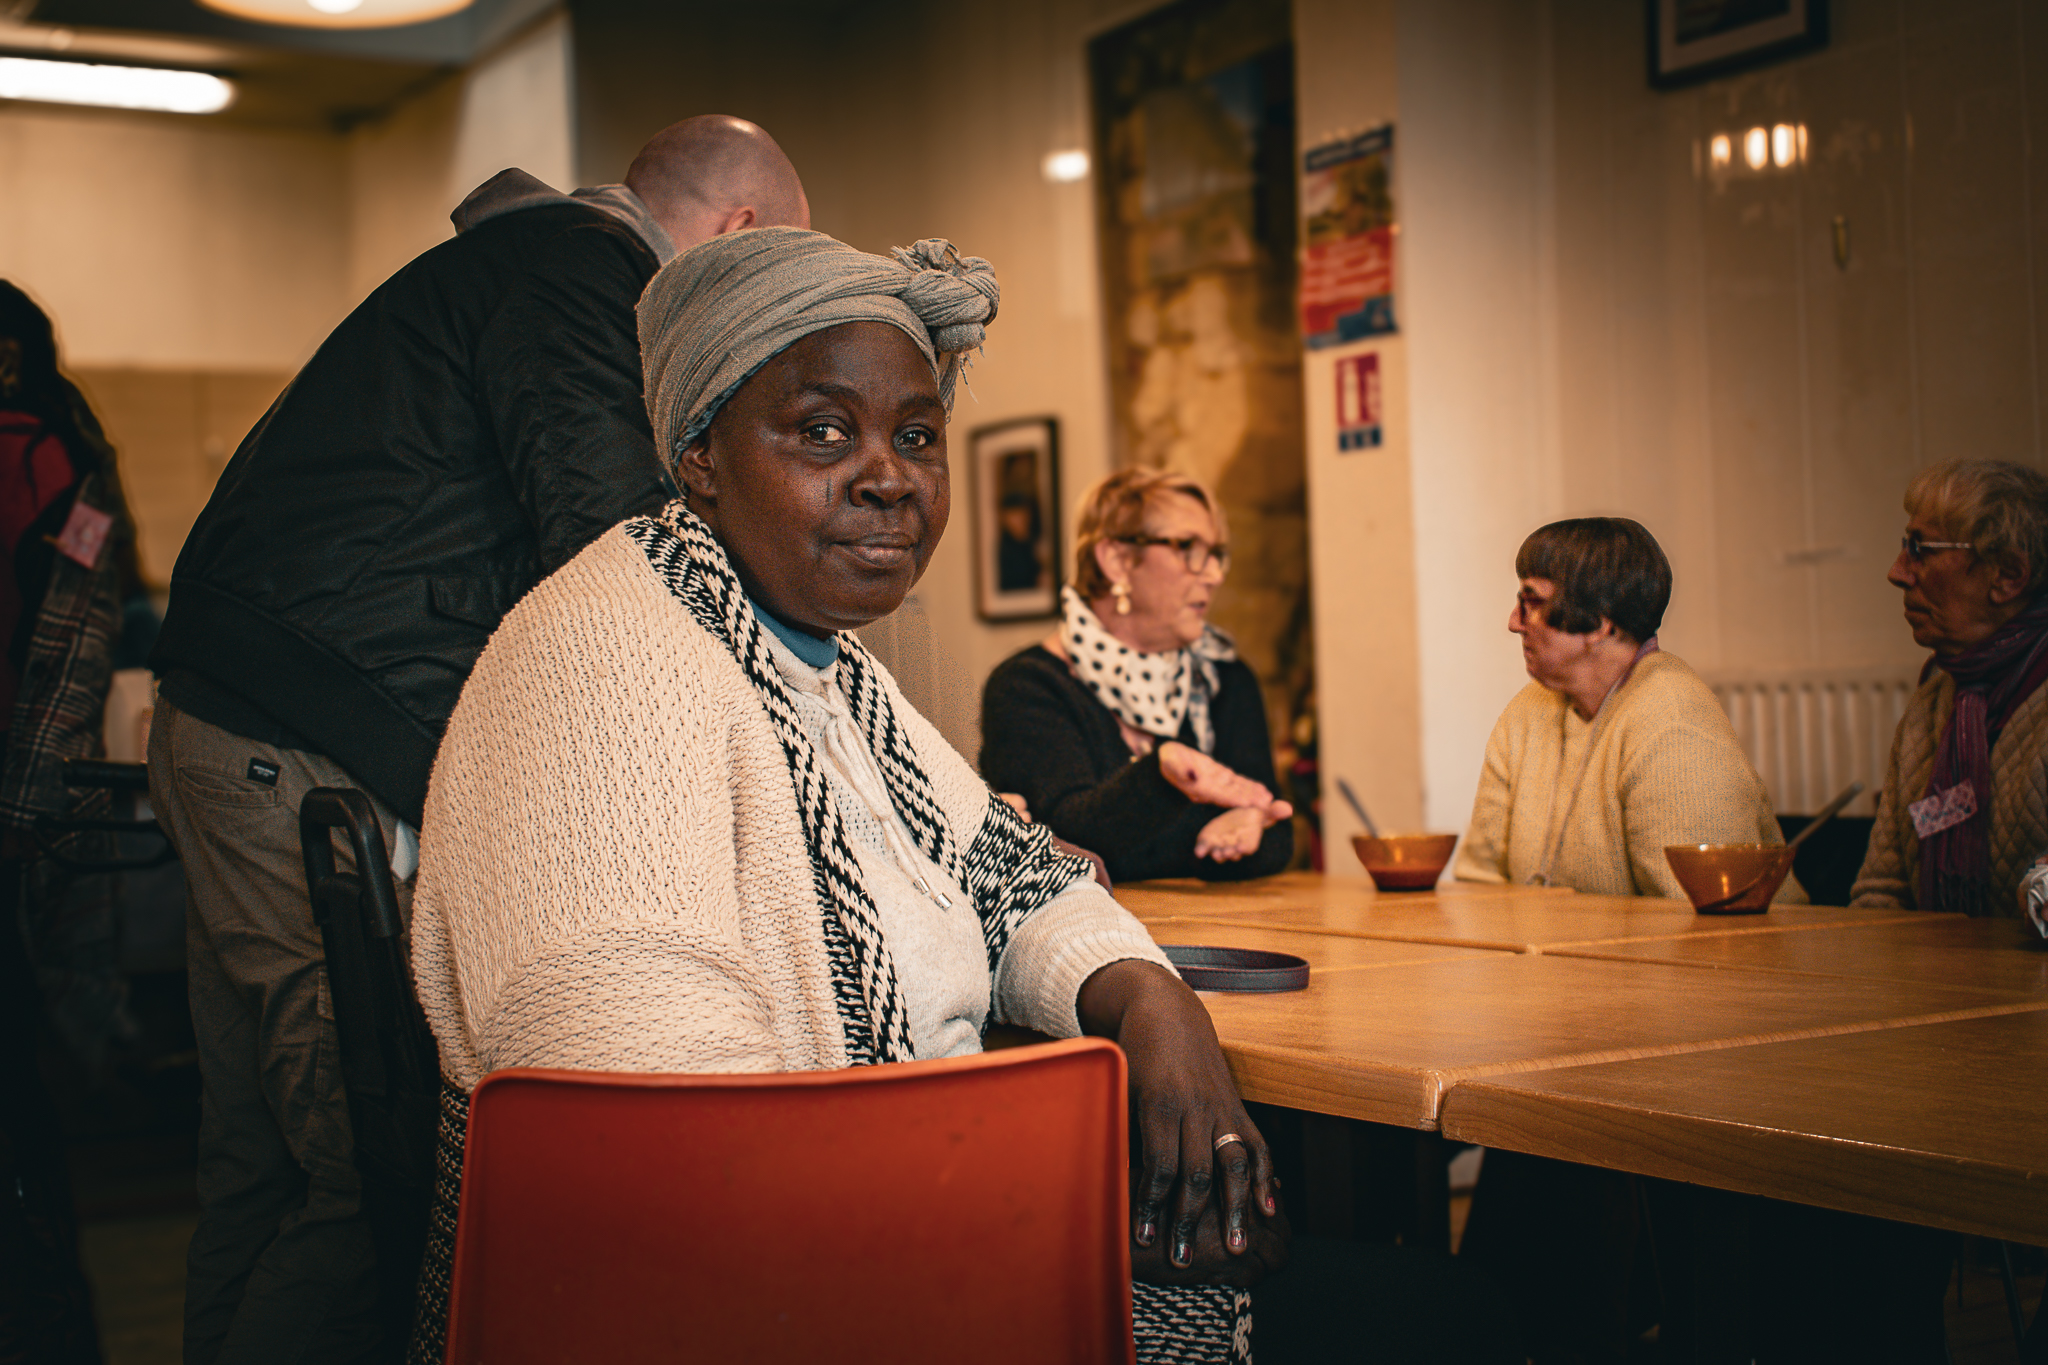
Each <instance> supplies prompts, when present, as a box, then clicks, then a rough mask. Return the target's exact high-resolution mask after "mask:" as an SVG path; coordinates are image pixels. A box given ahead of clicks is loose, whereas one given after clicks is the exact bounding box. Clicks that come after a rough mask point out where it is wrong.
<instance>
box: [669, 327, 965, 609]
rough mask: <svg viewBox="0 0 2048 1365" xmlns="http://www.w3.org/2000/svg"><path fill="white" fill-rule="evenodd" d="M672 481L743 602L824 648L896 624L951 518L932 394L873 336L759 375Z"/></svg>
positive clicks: (847, 333)
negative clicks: (742, 589) (831, 640)
mask: <svg viewBox="0 0 2048 1365" xmlns="http://www.w3.org/2000/svg"><path fill="white" fill-rule="evenodd" d="M677 473H678V475H679V476H680V477H681V479H682V481H683V482H684V483H685V484H686V485H687V486H688V488H689V492H690V510H692V511H693V512H695V513H697V514H698V515H699V516H701V517H702V518H704V520H705V522H706V523H707V524H708V525H709V526H710V527H711V530H712V533H713V534H715V535H716V536H717V537H718V541H719V543H720V544H721V545H723V546H724V547H725V551H726V553H727V554H728V555H730V556H731V557H732V561H733V567H734V569H735V570H737V571H738V573H739V576H740V581H741V582H742V583H744V584H745V585H746V588H747V591H748V592H749V593H751V594H753V596H754V598H755V600H756V601H758V602H760V603H761V604H762V605H763V606H765V607H767V608H768V609H769V610H770V611H772V612H774V613H775V614H776V615H777V616H779V617H781V618H782V619H783V620H785V621H787V622H789V623H790V624H792V625H795V626H798V627H801V628H803V629H805V630H808V631H811V632H812V633H814V634H817V635H821V636H822V635H826V634H829V633H831V632H832V631H835V630H852V629H854V628H855V627H858V626H864V625H866V624H867V623H868V622H870V621H873V620H876V619H877V618H879V617H883V616H887V615H888V614H889V613H890V612H892V611H894V610H896V608H897V606H898V605H899V604H900V603H901V602H902V601H903V597H904V594H906V593H908V592H909V591H910V589H911V587H912V585H914V584H915V583H916V582H917V580H918V578H919V577H920V576H921V575H922V574H923V573H924V570H925V565H926V564H928V563H929V562H930V561H931V557H932V551H933V550H934V549H936V548H937V546H938V543H939V537H940V536H942V535H943V534H945V530H946V518H947V516H948V515H949V513H950V512H951V509H952V490H951V483H950V480H949V478H948V475H947V470H946V408H945V404H944V403H942V402H941V401H940V400H939V386H938V381H937V380H936V379H934V378H933V377H932V369H931V365H930V364H929V363H928V362H927V361H926V360H925V358H924V355H923V353H922V352H920V351H919V350H918V348H917V346H916V344H915V343H914V342H912V341H911V339H910V338H909V337H907V336H905V335H904V334H903V333H902V332H901V331H900V330H898V329H897V328H895V327H892V326H890V325H889V324H887V323H882V322H848V323H842V324H841V325H839V326H837V327H828V328H826V329H825V330H824V331H822V332H813V333H811V334H810V335H809V336H807V337H804V338H803V339H802V340H800V341H798V342H796V343H794V344H793V345H791V346H790V347H789V349H787V350H785V351H783V352H782V353H781V354H780V355H777V356H776V357H775V358H774V359H773V360H770V361H769V362H768V363H767V364H766V365H763V366H762V367H761V368H760V369H759V370H758V371H756V372H755V373H754V376H753V377H752V378H751V379H749V380H747V382H746V383H745V384H743V385H741V387H740V390H739V392H738V393H736V394H734V395H733V396H732V397H731V398H730V399H729V400H727V402H726V405H725V407H724V408H722V409H721V410H720V411H719V414H718V416H717V417H716V418H715V419H713V421H712V423H711V428H710V430H709V431H707V432H706V433H705V434H704V436H703V438H702V439H701V440H699V441H698V443H697V444H696V445H693V446H691V447H689V448H688V449H686V450H685V451H684V452H683V455H682V460H681V463H680V466H679V468H678V470H677Z"/></svg>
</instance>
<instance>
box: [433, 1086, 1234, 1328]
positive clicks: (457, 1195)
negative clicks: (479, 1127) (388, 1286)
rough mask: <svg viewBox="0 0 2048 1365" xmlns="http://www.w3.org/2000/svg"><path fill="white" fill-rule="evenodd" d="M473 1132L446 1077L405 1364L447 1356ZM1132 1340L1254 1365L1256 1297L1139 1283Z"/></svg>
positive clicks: (460, 1093)
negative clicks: (465, 1153)
mask: <svg viewBox="0 0 2048 1365" xmlns="http://www.w3.org/2000/svg"><path fill="white" fill-rule="evenodd" d="M468 1132H469V1094H468V1092H466V1091H464V1090H462V1089H460V1088H459V1087H457V1086H456V1085H454V1084H453V1083H452V1082H450V1081H448V1080H447V1079H445V1078H444V1079H443V1080H442V1082H441V1126H440V1136H439V1139H438V1141H437V1144H436V1147H435V1152H434V1204H433V1209H432V1212H431V1213H430V1214H429V1216H428V1223H427V1252H426V1256H425V1258H424V1260H423V1261H422V1263H421V1265H420V1297H419V1312H418V1315H417V1316H416V1317H415V1318H414V1320H413V1332H412V1346H411V1349H410V1350H409V1351H408V1352H407V1354H406V1365H441V1361H442V1359H443V1358H444V1356H445V1355H446V1351H447V1341H448V1286H449V1283H450V1281H451V1279H452V1276H453V1272H454V1269H455V1215H456V1212H457V1210H458V1209H460V1208H461V1206H462V1144H463V1140H464V1138H465V1137H466V1135H467V1134H468ZM1131 1335H1132V1336H1133V1338H1134V1339H1135V1340H1136V1342H1137V1347H1138V1361H1139V1365H1252V1345H1251V1337H1252V1296H1251V1294H1250V1293H1249V1292H1248V1291H1246V1290H1242V1289H1222V1288H1212V1287H1208V1286H1178V1285H1153V1284H1133V1285H1132V1286H1131Z"/></svg>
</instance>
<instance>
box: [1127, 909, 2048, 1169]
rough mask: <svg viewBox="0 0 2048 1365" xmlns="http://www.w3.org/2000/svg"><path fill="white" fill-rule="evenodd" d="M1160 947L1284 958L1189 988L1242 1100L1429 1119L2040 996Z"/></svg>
mask: <svg viewBox="0 0 2048 1365" xmlns="http://www.w3.org/2000/svg"><path fill="white" fill-rule="evenodd" d="M1146 927H1147V929H1148V930H1149V931H1150V932H1151V934H1152V936H1153V938H1154V939H1155V940H1156V941H1158V942H1161V943H1189V942H1195V943H1201V944H1205V945H1208V946H1212V947H1224V948H1266V949H1277V950H1278V951H1282V952H1294V953H1296V954H1298V955H1299V956H1302V957H1306V958H1308V959H1309V963H1310V968H1311V972H1310V976H1309V984H1308V988H1307V989H1306V990H1302V991H1291V992H1287V993H1284V994H1277V995H1237V994H1208V995H1205V996H1204V997H1203V998H1204V1000H1205V1002H1206V1003H1207V1004H1208V1007H1209V1014H1210V1017H1211V1018H1213V1019H1214V1020H1215V1021H1216V1031H1217V1034H1218V1036H1219V1037H1220V1038H1221V1039H1222V1041H1223V1046H1224V1051H1225V1053H1226V1055H1227V1056H1228V1058H1229V1060H1230V1064H1231V1070H1232V1073H1233V1074H1234V1075H1235V1076H1236V1078H1237V1082H1238V1086H1239V1088H1240V1090H1241V1091H1242V1092H1243V1094H1244V1097H1245V1098H1246V1099H1250V1100H1259V1101H1263V1102H1265V1103H1268V1104H1279V1105H1286V1106H1288V1107H1289V1108H1293V1109H1306V1110H1311V1111H1313V1112H1316V1113H1321V1114H1331V1115H1336V1116H1338V1117H1343V1118H1355V1119H1365V1120H1368V1121H1370V1122H1374V1123H1389V1124H1396V1125H1399V1126H1401V1127H1405V1128H1421V1129H1433V1128H1435V1127H1436V1126H1437V1119H1438V1114H1439V1111H1440V1109H1441V1107H1442V1104H1443V1098H1444V1095H1445V1093H1446V1092H1447V1091H1449V1090H1450V1088H1451V1087H1452V1086H1454V1085H1457V1084H1459V1083H1460V1082H1462V1081H1466V1080H1470V1079H1473V1078H1476V1077H1481V1076H1493V1075H1500V1074H1504V1073H1511V1072H1517V1071H1532V1070H1541V1069H1547V1068H1553V1067H1564V1066H1577V1065H1583V1064H1586V1063H1591V1062H1602V1061H1614V1060H1619V1059H1624V1058H1632V1057H1648V1056H1660V1055H1666V1054H1673V1053H1682V1052H1699V1051H1705V1050H1709V1049H1716V1048H1729V1047H1741V1046H1745V1045H1748V1044H1752V1043H1759V1042H1770V1041H1774V1040H1778V1039H1786V1038H1806V1037H1816V1036H1820V1035H1823V1034H1828V1033H1842V1032H1852V1031H1858V1030H1863V1029H1873V1028H1884V1027H1889V1026H1894V1025H1897V1024H1900V1023H1921V1022H1931V1021H1934V1020H1939V1019H1959V1018H1970V1017H1974V1016H1977V1015H1980V1014H1999V1013H2005V1012H2009V1011H2013V1010H2029V1009H2035V1008H2041V1007H2044V1006H2048V1001H2038V1002H2037V1001H2034V1000H2031V999H2018V998H2015V997H2012V996H2010V995H2002V994H1993V993H1989V992H1984V991H1973V990H1968V989H1962V988H1957V987H1953V986H1943V985H1931V984H1926V983H1919V982H1909V981H1882V980H1881V981H1865V980H1850V979H1840V978H1829V977H1819V978H1814V977H1806V976H1800V975H1795V974H1792V973H1763V972H1756V973H1748V972H1713V971H1702V970H1700V969H1699V968H1696V967H1689V966H1674V965H1671V964H1667V963H1660V962H1630V963H1624V962H1613V961H1602V960H1595V959H1591V958H1579V957H1563V956H1552V955H1548V954H1528V953H1512V952H1506V951H1501V950H1492V951H1487V950H1481V949H1473V948H1468V947H1461V946H1458V945H1442V944H1434V943H1414V942H1407V941H1399V940H1371V939H1356V938H1350V937H1348V936H1344V935H1336V934H1315V933H1304V932H1300V931H1286V930H1275V929H1260V928H1253V927H1247V926H1245V925H1242V924H1235V923H1229V922H1224V921H1217V920H1195V919H1169V920H1154V921H1152V922H1151V923H1150V924H1148V925H1147V926H1146Z"/></svg>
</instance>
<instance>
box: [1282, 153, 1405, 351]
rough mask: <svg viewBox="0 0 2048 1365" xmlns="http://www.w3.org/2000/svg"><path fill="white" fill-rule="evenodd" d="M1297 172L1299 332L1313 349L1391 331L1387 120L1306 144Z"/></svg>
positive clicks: (1391, 192)
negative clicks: (1302, 240)
mask: <svg viewBox="0 0 2048 1365" xmlns="http://www.w3.org/2000/svg"><path fill="white" fill-rule="evenodd" d="M1302 172H1303V173H1302V177H1301V212H1302V217H1303V218H1304V220H1305V221H1306V225H1307V231H1306V233H1305V234H1304V235H1305V237H1306V242H1307V249H1306V251H1305V252H1304V254H1303V259H1302V264H1301V334H1302V339H1303V340H1304V341H1305V342H1306V343H1307V344H1308V345H1310V346H1312V347H1316V348H1319V349H1320V348H1321V347H1325V346H1337V345H1341V344H1343V343H1344V342H1347V341H1358V340H1360V339H1362V338H1364V337H1369V336H1379V335H1382V334H1384V333H1387V332H1392V331H1394V330H1395V323H1394V236H1395V234H1396V232H1397V231H1398V229H1397V228H1396V226H1395V220H1394V188H1393V185H1394V126H1393V125H1392V124H1387V125H1386V126H1385V127H1382V128H1374V129H1371V130H1369V131H1367V132H1363V133H1360V134H1359V135H1358V136H1356V137H1352V138H1346V139H1344V140H1343V141H1341V142H1330V143H1325V144H1324V145H1323V146H1320V147H1311V148H1310V149H1309V150H1308V152H1307V154H1306V155H1305V156H1304V157H1303V158H1302Z"/></svg>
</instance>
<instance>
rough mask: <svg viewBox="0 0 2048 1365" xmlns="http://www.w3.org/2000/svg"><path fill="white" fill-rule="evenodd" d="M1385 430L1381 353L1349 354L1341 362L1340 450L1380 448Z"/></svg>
mask: <svg viewBox="0 0 2048 1365" xmlns="http://www.w3.org/2000/svg"><path fill="white" fill-rule="evenodd" d="M1382 430H1383V427H1382V423H1381V420H1380V358H1379V355H1378V354H1377V353H1369V354H1366V355H1347V356H1345V357H1344V358H1343V359H1342V360H1339V361H1338V362H1337V449H1338V450H1340V451H1342V450H1377V449H1378V448H1379V446H1380V443H1381V441H1382V440H1383V439H1384V436H1383V435H1382Z"/></svg>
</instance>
